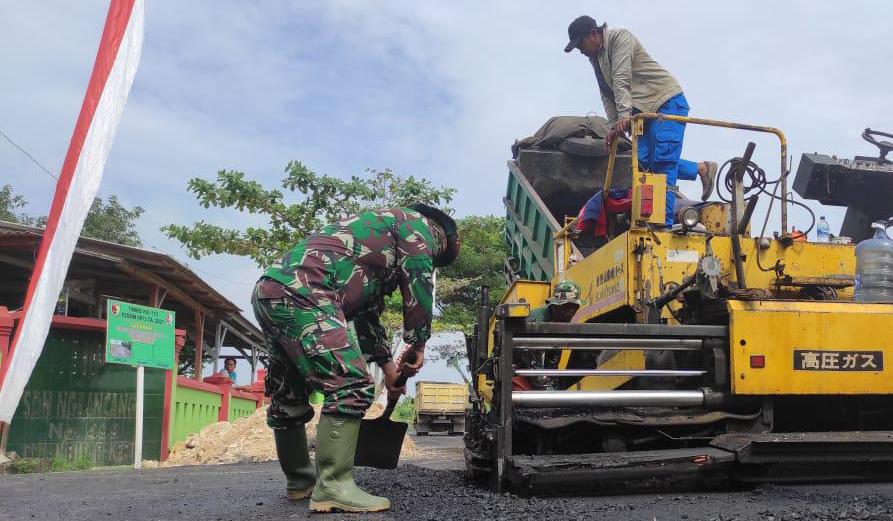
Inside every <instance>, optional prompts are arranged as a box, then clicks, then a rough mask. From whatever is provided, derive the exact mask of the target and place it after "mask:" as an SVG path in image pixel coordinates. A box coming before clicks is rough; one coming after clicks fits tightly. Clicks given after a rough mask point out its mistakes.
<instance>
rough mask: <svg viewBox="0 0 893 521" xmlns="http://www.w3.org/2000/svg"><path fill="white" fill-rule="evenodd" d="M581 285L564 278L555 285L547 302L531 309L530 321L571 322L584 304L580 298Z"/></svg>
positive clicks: (528, 319) (528, 318)
mask: <svg viewBox="0 0 893 521" xmlns="http://www.w3.org/2000/svg"><path fill="white" fill-rule="evenodd" d="M581 293H582V291H581V290H580V286H578V285H577V284H576V283H575V282H571V281H569V280H563V281H561V282H559V283H558V284H556V285H555V289H554V290H552V296H551V297H550V298H547V299H546V303H545V304H544V305H542V306H540V307H537V308H533V309H531V310H530V315H529V316H528V317H527V321H528V322H570V321H571V319H572V318H574V315H575V314H576V313H577V310H579V309H580V306H581V305H583V304H584V301H583V299H581V298H580V294H581Z"/></svg>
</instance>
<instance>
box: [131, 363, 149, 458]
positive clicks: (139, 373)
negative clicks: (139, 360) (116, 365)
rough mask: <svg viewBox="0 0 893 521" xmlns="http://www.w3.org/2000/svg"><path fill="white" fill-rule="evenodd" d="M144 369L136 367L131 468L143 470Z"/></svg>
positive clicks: (140, 366)
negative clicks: (134, 421) (134, 425)
mask: <svg viewBox="0 0 893 521" xmlns="http://www.w3.org/2000/svg"><path fill="white" fill-rule="evenodd" d="M145 373H146V368H145V367H144V366H142V365H138V366H136V428H135V429H134V436H133V437H134V440H133V468H135V469H141V468H143V399H144V397H145V394H146V393H145V392H144V391H145Z"/></svg>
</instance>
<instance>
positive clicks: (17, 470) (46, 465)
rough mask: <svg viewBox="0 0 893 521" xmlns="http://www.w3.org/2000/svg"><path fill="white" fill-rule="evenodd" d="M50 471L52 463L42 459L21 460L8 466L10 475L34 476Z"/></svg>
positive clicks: (15, 460)
mask: <svg viewBox="0 0 893 521" xmlns="http://www.w3.org/2000/svg"><path fill="white" fill-rule="evenodd" d="M49 470H50V461H49V460H46V459H41V458H19V459H14V460H12V461H10V462H9V463H7V464H6V471H7V472H9V473H10V474H34V473H36V472H49Z"/></svg>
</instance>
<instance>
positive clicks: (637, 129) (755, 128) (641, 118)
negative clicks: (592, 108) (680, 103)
mask: <svg viewBox="0 0 893 521" xmlns="http://www.w3.org/2000/svg"><path fill="white" fill-rule="evenodd" d="M646 119H657V120H668V121H678V122H680V123H685V124H692V125H706V126H710V127H722V128H731V129H736V130H747V131H750V132H763V133H767V134H774V135H775V136H776V137H778V141H779V143H780V148H781V169H780V176H779V179H780V183H779V185H780V188H781V234H782V235H785V234H787V232H788V208H787V207H788V205H787V197H788V182H787V180H788V174H789V173H790V172H789V171H788V168H787V156H788V140H787V138H786V137H785V135H784V132H782V131H781V130H779V129H777V128H774V127H764V126H760V125H748V124H744V123H735V122H732V121H720V120H715V119H703V118H691V117H688V116H675V115H672V114H660V113H656V112H641V113H639V114H636V115H634V116H633V117H632V118H631V128H630V140H631V141H632V146H633V149H632V171H633V176H635V175H636V174H637V173H638V172H639V145H638V141H639V135H641V134H642V132H643V127H644V122H645V120H646ZM616 155H617V140H616V139H615V140H614V142H613V143H612V146H611V153H610V156H609V157H608V173H607V174H606V176H605V183H604V187H603V190H604V193H608V190H609V189H610V188H611V177H612V174H613V170H614V158H615V156H616ZM774 200H775V198H774V197H773V198H772V200H771V201H770V202H769V209H768V210H767V212H771V211H772V202H773V201H774Z"/></svg>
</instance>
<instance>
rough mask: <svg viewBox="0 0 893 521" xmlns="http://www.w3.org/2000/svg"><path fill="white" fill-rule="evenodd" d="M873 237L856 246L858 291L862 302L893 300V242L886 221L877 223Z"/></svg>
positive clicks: (857, 297)
mask: <svg viewBox="0 0 893 521" xmlns="http://www.w3.org/2000/svg"><path fill="white" fill-rule="evenodd" d="M871 227H872V228H874V229H875V231H874V237H872V238H871V239H865V240H864V241H862V242H860V243H859V244H858V245H857V246H856V293H855V296H854V299H855V300H857V301H860V302H893V241H891V240H890V238H889V237H887V224H886V223H885V222H876V223H873V224H872V225H871Z"/></svg>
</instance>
